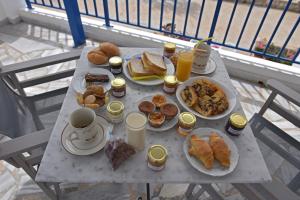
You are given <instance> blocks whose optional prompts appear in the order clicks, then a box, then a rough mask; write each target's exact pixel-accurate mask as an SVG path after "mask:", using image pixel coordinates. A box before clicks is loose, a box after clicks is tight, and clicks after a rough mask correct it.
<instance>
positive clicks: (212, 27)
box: [207, 0, 222, 44]
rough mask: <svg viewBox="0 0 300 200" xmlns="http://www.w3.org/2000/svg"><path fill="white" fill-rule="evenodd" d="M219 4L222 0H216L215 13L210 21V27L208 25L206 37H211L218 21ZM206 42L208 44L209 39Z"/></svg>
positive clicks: (220, 4)
mask: <svg viewBox="0 0 300 200" xmlns="http://www.w3.org/2000/svg"><path fill="white" fill-rule="evenodd" d="M221 6H222V0H218V2H217V6H216V10H215V14H214V18H213V21H212V23H211V27H210V31H209V35H208V37H213V36H214V32H215V28H216V25H217V22H218V18H219V14H220V10H221ZM207 43H208V44H210V43H211V40H209V41H208V42H207Z"/></svg>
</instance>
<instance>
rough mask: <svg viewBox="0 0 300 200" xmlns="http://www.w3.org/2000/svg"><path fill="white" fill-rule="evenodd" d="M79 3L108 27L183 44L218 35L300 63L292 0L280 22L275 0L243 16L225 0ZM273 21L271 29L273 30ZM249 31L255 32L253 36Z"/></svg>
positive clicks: (60, 0) (44, 0)
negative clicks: (142, 31)
mask: <svg viewBox="0 0 300 200" xmlns="http://www.w3.org/2000/svg"><path fill="white" fill-rule="evenodd" d="M64 1H65V2H68V3H64ZM26 3H27V6H28V8H30V9H31V8H32V4H34V5H38V6H43V7H49V8H54V9H59V10H66V6H71V5H70V4H69V3H70V2H69V1H67V0H26ZM77 3H78V5H79V13H80V14H81V15H87V16H90V17H95V18H101V19H104V20H105V25H106V26H110V22H117V23H122V24H126V25H129V26H135V27H140V28H144V29H150V30H153V31H158V32H161V33H163V34H164V35H168V36H172V37H177V38H179V39H184V40H190V39H195V40H200V39H202V38H207V37H213V40H212V41H210V44H216V45H220V46H224V47H228V48H232V49H236V50H240V51H244V52H249V53H253V54H255V55H256V56H260V57H265V58H267V59H270V60H277V61H280V62H285V63H289V64H291V63H297V64H300V61H297V60H296V58H297V57H298V56H299V53H300V48H299V46H300V41H299V38H300V35H299V32H300V30H298V29H299V28H298V25H299V21H300V16H299V13H294V15H295V16H294V17H293V18H289V19H285V18H286V14H287V13H288V10H289V7H290V5H291V3H292V0H288V1H286V5H285V8H284V9H283V10H282V11H280V13H279V14H277V16H278V17H277V18H276V19H275V18H273V17H274V16H272V15H270V10H271V6H272V3H273V0H269V2H268V4H267V5H266V7H265V8H261V7H260V8H258V7H257V6H256V5H255V3H256V2H255V0H253V1H251V2H250V3H249V4H247V5H245V4H243V5H242V6H243V7H242V8H243V9H242V13H241V10H240V11H238V8H241V5H240V3H239V1H238V0H235V1H234V3H232V6H231V7H228V6H225V5H224V4H228V2H225V1H222V0H215V1H213V0H211V1H209V0H201V1H193V0H173V1H170V0H161V1H154V0H130V1H129V0H78V1H77ZM212 9H214V10H212ZM255 9H260V10H262V9H264V10H263V11H262V12H261V16H257V12H254V10H255ZM224 12H225V14H224ZM276 12H277V13H278V10H277V11H276ZM220 13H223V14H222V15H221V14H220ZM224 16H225V18H227V21H228V22H227V21H226V20H225V21H226V23H225V22H224V19H223V18H224ZM237 19H238V20H239V21H238V22H236V21H237ZM267 19H268V20H269V22H268V23H266V21H267ZM270 21H271V24H272V27H271V28H269V27H268V24H270ZM179 25H180V30H178V26H179ZM283 25H288V26H283ZM274 26H275V27H274ZM220 27H221V28H220ZM71 28H72V27H71ZM266 28H267V29H272V30H271V31H270V30H267V31H268V32H269V33H270V34H269V35H268V39H266V40H265V41H264V44H263V46H262V47H260V45H257V43H258V41H257V40H258V37H259V35H260V34H261V33H262V32H263V29H266ZM283 28H284V29H287V30H284V31H281V32H280V34H279V33H278V32H279V30H280V29H283ZM250 29H251V32H252V34H249V33H248V32H249V30H250ZM232 35H233V37H232ZM278 35H280V36H279V37H280V38H279V40H280V43H282V44H281V45H280V46H277V47H276V48H275V50H274V45H273V40H274V38H275V37H277V36H278ZM229 36H231V39H230V41H229V39H228V38H229ZM73 37H74V36H73ZM232 38H233V39H232ZM292 38H293V41H292V42H291V39H292ZM295 42H296V47H295V48H294V50H293V51H292V52H290V50H288V48H287V46H288V45H289V44H290V43H293V44H294V43H295ZM294 46H295V45H294Z"/></svg>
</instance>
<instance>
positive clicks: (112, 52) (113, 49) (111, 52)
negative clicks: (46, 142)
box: [99, 42, 120, 58]
mask: <svg viewBox="0 0 300 200" xmlns="http://www.w3.org/2000/svg"><path fill="white" fill-rule="evenodd" d="M99 48H100V50H101V51H102V52H103V53H105V55H106V56H107V57H109V58H111V57H113V56H120V49H119V47H118V46H117V45H115V44H113V43H110V42H103V43H101V44H100V47H99Z"/></svg>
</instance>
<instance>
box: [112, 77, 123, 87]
mask: <svg viewBox="0 0 300 200" xmlns="http://www.w3.org/2000/svg"><path fill="white" fill-rule="evenodd" d="M125 83H126V82H125V79H123V78H115V79H114V80H112V81H111V85H112V86H113V87H116V88H121V87H123V86H124V85H125Z"/></svg>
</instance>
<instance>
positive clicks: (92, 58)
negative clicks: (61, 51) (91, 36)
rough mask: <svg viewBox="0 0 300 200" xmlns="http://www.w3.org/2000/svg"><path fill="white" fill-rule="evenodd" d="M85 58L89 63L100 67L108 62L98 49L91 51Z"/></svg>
mask: <svg viewBox="0 0 300 200" xmlns="http://www.w3.org/2000/svg"><path fill="white" fill-rule="evenodd" d="M87 58H88V60H89V62H91V63H93V64H95V65H102V64H105V63H107V62H108V57H107V55H106V54H105V53H104V52H103V51H100V49H99V48H96V49H93V50H92V51H90V52H89V53H88V54H87Z"/></svg>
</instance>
